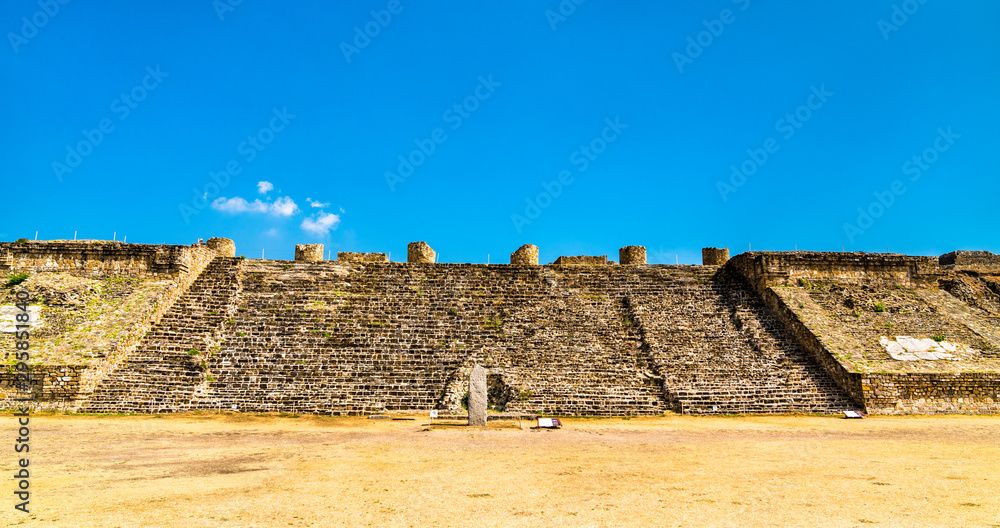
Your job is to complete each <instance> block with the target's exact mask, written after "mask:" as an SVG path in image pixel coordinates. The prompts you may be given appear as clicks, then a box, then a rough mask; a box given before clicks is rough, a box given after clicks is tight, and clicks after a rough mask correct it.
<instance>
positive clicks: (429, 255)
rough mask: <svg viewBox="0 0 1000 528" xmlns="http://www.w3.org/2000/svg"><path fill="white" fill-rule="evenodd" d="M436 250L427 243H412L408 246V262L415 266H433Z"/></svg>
mask: <svg viewBox="0 0 1000 528" xmlns="http://www.w3.org/2000/svg"><path fill="white" fill-rule="evenodd" d="M434 257H435V254H434V250H433V249H431V246H430V245H428V244H427V242H410V244H409V245H408V246H406V261H407V262H410V263H413V264H433V263H434Z"/></svg>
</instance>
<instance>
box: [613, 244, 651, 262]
mask: <svg viewBox="0 0 1000 528" xmlns="http://www.w3.org/2000/svg"><path fill="white" fill-rule="evenodd" d="M618 262H619V263H620V264H621V265H622V266H645V265H646V248H645V247H643V246H625V247H623V248H621V249H619V250H618Z"/></svg>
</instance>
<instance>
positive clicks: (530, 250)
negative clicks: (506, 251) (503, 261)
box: [510, 244, 538, 266]
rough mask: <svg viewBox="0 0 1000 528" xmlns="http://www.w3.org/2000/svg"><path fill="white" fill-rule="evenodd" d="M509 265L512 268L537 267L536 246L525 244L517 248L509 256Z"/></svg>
mask: <svg viewBox="0 0 1000 528" xmlns="http://www.w3.org/2000/svg"><path fill="white" fill-rule="evenodd" d="M510 264H511V265H512V266H537V265H538V246H536V245H534V244H525V245H523V246H521V247H519V248H517V251H515V252H513V253H511V254H510Z"/></svg>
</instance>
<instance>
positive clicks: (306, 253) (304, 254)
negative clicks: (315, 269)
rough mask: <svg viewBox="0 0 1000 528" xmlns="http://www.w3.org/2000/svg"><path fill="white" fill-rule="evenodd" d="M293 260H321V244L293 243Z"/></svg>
mask: <svg viewBox="0 0 1000 528" xmlns="http://www.w3.org/2000/svg"><path fill="white" fill-rule="evenodd" d="M295 260H305V261H308V262H315V261H318V260H323V244H295Z"/></svg>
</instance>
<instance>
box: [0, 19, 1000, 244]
mask: <svg viewBox="0 0 1000 528" xmlns="http://www.w3.org/2000/svg"><path fill="white" fill-rule="evenodd" d="M49 1H50V2H51V3H46V0H42V2H38V1H22V0H16V1H15V0H9V1H5V2H3V4H2V7H0V9H2V13H0V15H2V16H0V20H2V29H3V31H4V32H5V48H4V49H2V50H0V64H2V68H0V72H2V75H3V78H2V86H3V97H2V98H0V109H2V114H3V115H4V116H5V124H6V126H4V127H3V129H2V132H0V134H2V137H0V139H2V144H3V145H4V146H5V148H4V152H3V154H4V155H3V156H2V157H0V174H2V177H3V182H4V184H5V185H4V190H5V193H6V198H7V208H5V215H6V218H4V220H3V221H2V222H0V239H3V240H13V239H15V238H19V237H27V238H33V237H34V236H35V232H36V231H37V232H38V237H39V239H58V238H72V237H73V234H74V231H76V232H77V236H78V237H79V238H99V239H110V238H112V236H116V237H117V238H118V239H119V240H121V238H122V237H123V236H127V237H128V241H129V242H144V243H172V244H189V243H191V242H194V241H196V240H197V239H198V238H206V239H207V238H209V237H211V236H222V237H229V238H233V239H234V240H235V241H236V245H237V253H239V254H245V255H246V256H247V257H259V256H260V254H261V250H263V251H264V255H265V256H266V257H268V258H285V259H290V258H292V254H293V247H294V244H296V243H314V242H322V243H324V244H326V248H327V249H329V250H332V251H333V252H334V253H335V252H336V251H338V250H339V251H382V252H391V256H392V259H393V260H404V259H405V252H406V245H407V243H408V242H411V241H416V240H425V241H427V242H428V243H429V244H430V245H431V246H432V247H434V248H435V249H436V250H437V251H438V252H439V254H440V258H441V261H443V262H485V261H486V259H487V255H489V258H490V261H491V262H507V258H508V255H509V254H510V253H511V252H512V251H514V250H515V249H516V248H517V247H518V246H520V245H521V244H524V243H533V244H536V245H538V246H539V247H540V249H541V260H542V261H543V262H551V261H552V260H554V259H555V258H556V257H557V256H559V255H564V254H565V255H576V254H607V255H609V257H610V258H612V259H614V260H617V249H618V248H619V247H621V246H625V245H630V244H639V245H644V246H646V247H647V248H648V250H649V254H650V261H651V262H663V263H673V262H675V261H679V262H681V263H700V248H702V247H704V246H719V247H722V246H728V247H729V248H730V249H731V251H732V253H734V254H735V253H739V252H742V251H745V250H746V249H747V248H748V247H749V245H751V244H752V247H753V249H754V250H792V249H793V248H795V247H798V248H799V249H809V250H821V251H839V250H841V248H845V249H847V250H858V251H885V250H886V248H888V249H889V250H890V251H893V252H902V253H909V254H922V255H938V254H941V253H944V252H947V251H951V250H954V249H986V250H990V251H993V252H997V253H1000V240H998V237H997V235H996V233H997V229H996V228H997V225H998V223H1000V222H998V220H1000V212H998V211H1000V208H998V207H997V196H998V191H1000V178H998V176H1000V160H998V155H1000V149H998V148H997V147H998V143H1000V141H998V140H1000V127H998V126H997V123H998V122H1000V105H998V104H997V94H998V93H1000V31H997V27H998V22H1000V3H997V2H989V1H963V2H944V1H940V0H927V1H926V2H925V3H920V2H919V1H917V0H909V1H907V2H884V1H883V2H867V1H866V2H861V1H850V2H793V1H780V2H768V3H765V2H762V1H760V0H737V1H730V0H715V1H706V2H697V3H696V2H683V3H682V2H655V3H654V2H643V3H639V2H598V1H597V0H587V1H585V2H581V3H580V4H579V5H577V4H576V3H574V2H572V0H564V1H562V2H557V1H546V2H485V3H474V4H471V5H470V4H466V3H458V2H420V1H412V2H411V1H409V0H398V1H392V2H389V1H383V0H378V1H364V2H343V3H340V2H338V3H337V4H338V5H329V4H332V3H327V2H296V3H291V5H288V4H289V3H281V4H279V3H276V2H275V3H270V2H254V1H243V2H241V3H239V4H237V5H235V6H233V5H230V3H229V2H230V0H218V1H216V2H214V3H213V1H211V0H199V1H178V2H169V3H152V2H134V3H116V4H115V5H114V6H113V7H111V6H110V5H108V4H105V3H100V2H83V1H79V0H69V1H68V2H66V3H65V4H62V3H60V2H59V1H58V0H49ZM232 2H233V3H236V0H232ZM339 4H344V5H339ZM46 10H47V11H48V12H46ZM366 32H367V34H366ZM401 159H402V160H405V161H402V162H401V161H400V160H401ZM227 168H228V170H229V171H228V172H227ZM734 168H735V169H736V172H734ZM261 182H266V183H261ZM261 191H263V192H261Z"/></svg>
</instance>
